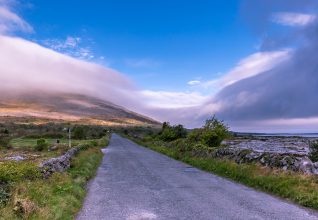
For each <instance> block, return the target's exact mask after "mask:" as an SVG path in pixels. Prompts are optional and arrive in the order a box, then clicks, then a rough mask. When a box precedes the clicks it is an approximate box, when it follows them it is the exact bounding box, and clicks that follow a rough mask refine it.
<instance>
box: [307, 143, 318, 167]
mask: <svg viewBox="0 0 318 220" xmlns="http://www.w3.org/2000/svg"><path fill="white" fill-rule="evenodd" d="M309 150H310V153H309V159H310V160H311V161H312V162H313V163H314V162H317V161H318V142H309Z"/></svg>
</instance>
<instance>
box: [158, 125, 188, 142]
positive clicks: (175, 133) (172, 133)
mask: <svg viewBox="0 0 318 220" xmlns="http://www.w3.org/2000/svg"><path fill="white" fill-rule="evenodd" d="M162 129H163V130H162V133H161V134H160V135H159V139H161V140H163V141H168V142H170V141H174V140H177V139H179V138H186V137H187V134H188V132H187V130H186V129H185V128H184V127H183V125H180V124H179V125H174V126H170V124H169V122H164V123H163V125H162Z"/></svg>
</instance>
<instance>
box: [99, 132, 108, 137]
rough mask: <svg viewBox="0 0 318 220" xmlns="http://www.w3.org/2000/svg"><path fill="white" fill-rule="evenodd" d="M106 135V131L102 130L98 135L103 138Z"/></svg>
mask: <svg viewBox="0 0 318 220" xmlns="http://www.w3.org/2000/svg"><path fill="white" fill-rule="evenodd" d="M105 135H106V133H105V132H104V131H100V132H99V133H98V137H99V138H102V137H104V136H105Z"/></svg>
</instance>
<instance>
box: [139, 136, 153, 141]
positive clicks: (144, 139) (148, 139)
mask: <svg viewBox="0 0 318 220" xmlns="http://www.w3.org/2000/svg"><path fill="white" fill-rule="evenodd" d="M141 140H142V141H143V142H147V141H153V139H152V137H143V138H142V139H141Z"/></svg>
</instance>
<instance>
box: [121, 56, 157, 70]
mask: <svg viewBox="0 0 318 220" xmlns="http://www.w3.org/2000/svg"><path fill="white" fill-rule="evenodd" d="M124 61H125V62H126V64H127V65H128V66H130V67H134V68H137V67H148V68H156V67H158V66H160V63H159V62H157V61H153V60H152V59H149V58H146V59H141V60H138V59H124Z"/></svg>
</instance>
